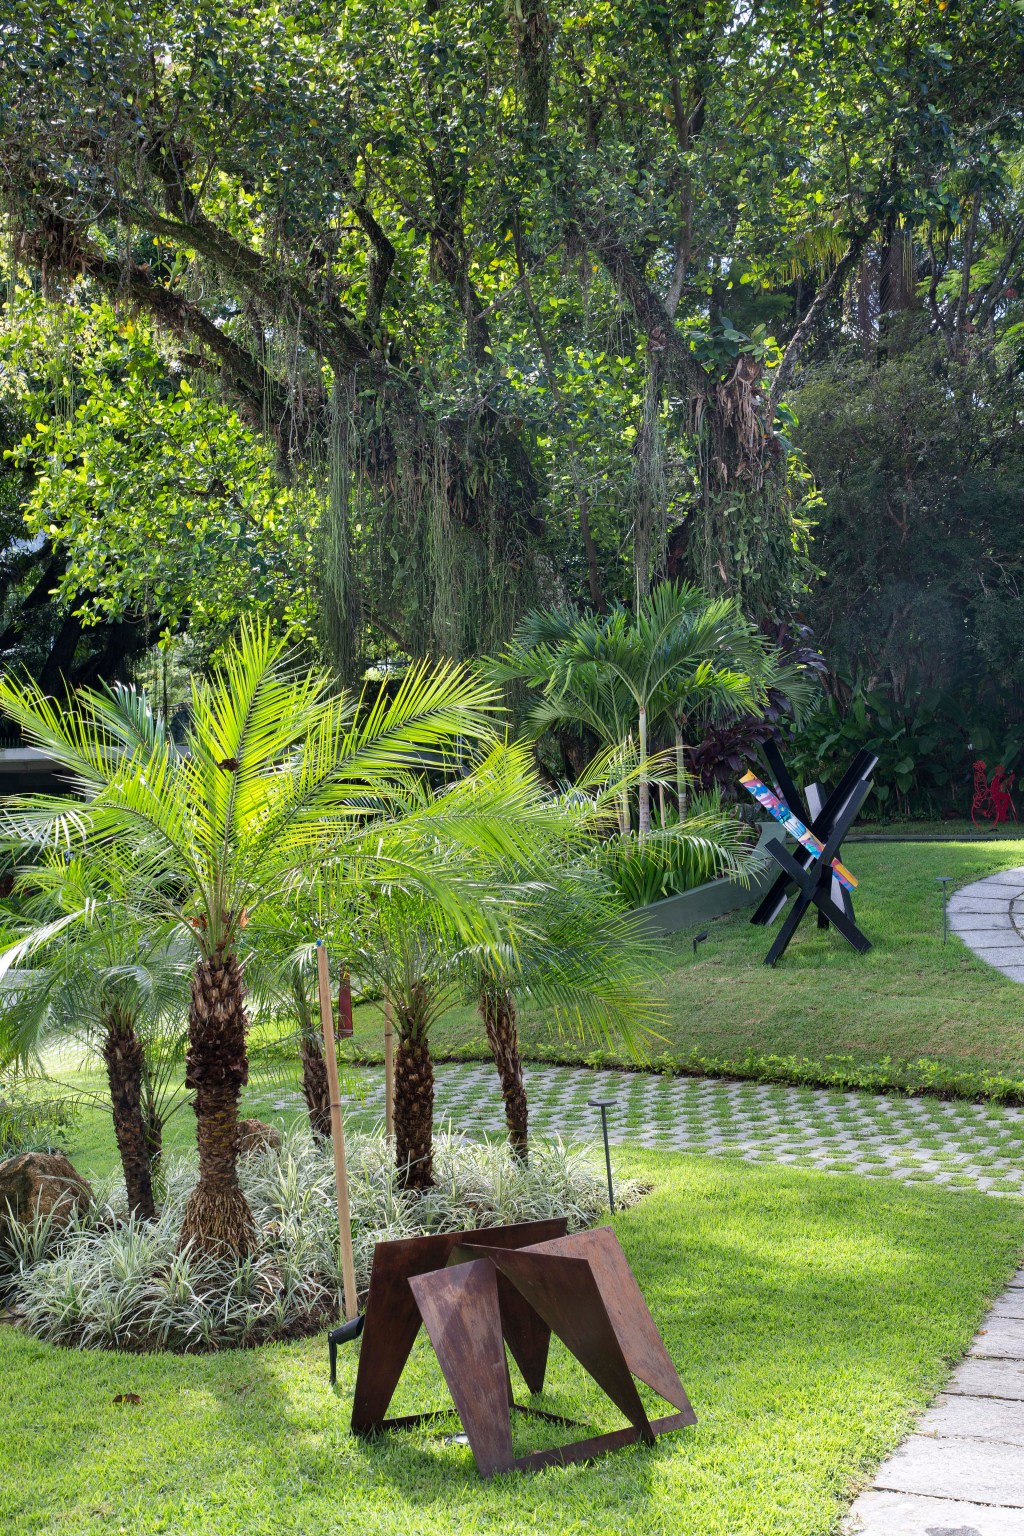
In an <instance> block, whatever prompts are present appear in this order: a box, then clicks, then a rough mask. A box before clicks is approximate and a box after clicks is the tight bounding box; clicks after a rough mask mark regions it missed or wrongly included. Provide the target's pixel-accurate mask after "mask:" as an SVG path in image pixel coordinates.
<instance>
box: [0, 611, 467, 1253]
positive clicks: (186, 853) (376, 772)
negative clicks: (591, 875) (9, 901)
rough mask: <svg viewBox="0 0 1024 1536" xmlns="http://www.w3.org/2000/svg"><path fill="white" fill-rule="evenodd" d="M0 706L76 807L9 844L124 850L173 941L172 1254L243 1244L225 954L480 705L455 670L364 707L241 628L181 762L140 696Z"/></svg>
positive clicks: (0, 686)
mask: <svg viewBox="0 0 1024 1536" xmlns="http://www.w3.org/2000/svg"><path fill="white" fill-rule="evenodd" d="M0 706H2V707H3V708H4V709H5V710H6V712H7V713H8V714H9V715H10V716H11V718H12V719H14V720H15V721H16V723H17V724H18V725H19V726H20V727H21V729H22V731H23V733H24V735H25V737H26V738H27V739H28V740H30V741H32V742H33V743H35V744H36V745H38V746H40V747H41V748H43V749H44V750H45V751H47V752H48V753H49V754H51V755H52V756H54V757H55V758H56V759H57V760H58V761H60V762H61V763H62V764H63V765H64V766H65V768H66V769H67V770H68V771H69V773H70V775H71V776H72V778H73V780H74V784H75V788H76V789H77V791H78V794H79V796H80V797H81V798H72V797H70V796H69V797H67V798H63V797H54V796H34V797H26V798H24V799H22V801H21V802H20V803H18V804H16V805H8V807H6V808H5V812H4V818H3V819H4V823H5V825H6V827H7V831H8V836H9V838H10V839H13V840H15V841H18V842H20V843H21V845H22V846H23V847H24V846H26V845H28V846H32V845H35V846H41V845H46V844H50V845H54V844H56V845H60V844H62V843H63V844H65V845H70V846H75V845H78V846H80V847H82V851H83V856H84V857H86V858H88V856H89V850H90V848H91V847H92V846H94V845H96V844H99V845H102V844H104V843H107V842H111V843H114V844H117V843H125V844H127V845H128V847H129V848H130V849H131V850H132V856H133V858H134V859H135V860H136V867H137V869H138V871H139V874H140V878H144V879H145V880H146V881H147V885H148V891H149V897H150V901H151V904H152V906H153V909H154V911H155V912H156V913H157V914H158V916H159V917H160V918H162V919H164V920H166V921H167V923H168V924H170V925H176V926H177V927H178V929H179V930H180V931H181V932H183V933H185V934H187V935H188V936H189V937H190V938H191V942H192V944H193V946H194V964H193V967H192V973H191V987H190V1001H189V1027H188V1051H187V1055H186V1073H185V1082H186V1086H187V1087H188V1088H189V1089H190V1090H191V1092H192V1094H193V1104H194V1108H195V1115H196V1140H197V1146H198V1152H199V1179H198V1183H197V1184H196V1187H195V1189H194V1190H193V1192H192V1195H191V1197H190V1199H189V1201H188V1205H187V1208H186V1211H185V1217H184V1222H183V1226H182V1232H181V1242H182V1244H183V1245H184V1244H187V1243H190V1242H194V1243H195V1244H196V1245H197V1246H198V1247H199V1248H201V1249H203V1250H204V1251H206V1252H210V1253H218V1252H227V1253H232V1254H236V1255H239V1254H245V1253H248V1252H251V1251H253V1250H254V1248H255V1246H256V1240H257V1239H256V1230H255V1224H254V1221H253V1217H252V1213H251V1211H250V1209H249V1206H248V1204H247V1202H246V1200H245V1197H244V1195H243V1193H242V1190H241V1187H240V1185H239V1182H238V1172H237V1158H238V1103H239V1098H240V1095H241V1092H242V1089H243V1088H244V1086H245V1084H246V1082H247V1080H248V1071H249V1065H248V1056H247V1049H246V1031H247V1026H248V1018H247V1013H246V986H245V979H244V974H243V966H242V957H241V955H240V949H241V947H242V939H243V935H244V932H245V929H246V927H247V925H248V924H249V922H250V921H251V919H252V916H253V914H254V912H256V911H257V910H258V909H259V907H260V906H261V905H262V904H263V903H264V902H265V901H268V900H270V899H276V898H277V897H278V896H279V894H280V892H281V890H282V889H283V888H287V886H288V885H289V884H290V883H291V882H293V881H294V880H296V879H298V878H299V877H300V876H301V875H302V874H303V873H305V872H308V870H309V868H310V866H311V864H315V862H316V861H317V860H319V859H321V858H324V857H327V856H329V855H330V853H331V851H332V850H333V849H334V848H335V846H336V845H338V844H340V843H342V842H343V841H344V840H345V839H346V837H348V836H350V835H351V834H352V832H353V829H354V828H355V827H359V826H363V825H365V824H366V822H367V821H370V820H376V821H380V822H384V823H386V822H387V821H388V818H389V815H390V813H391V809H392V807H393V806H394V804H395V802H396V799H397V797H398V794H399V787H400V785H401V783H402V781H403V780H404V779H405V778H407V777H408V775H409V774H410V772H412V771H414V770H416V769H417V767H418V765H420V764H421V763H422V759H423V754H424V753H425V752H433V753H436V752H437V751H441V752H442V753H444V752H446V751H450V750H451V749H452V748H453V745H454V743H455V742H456V741H457V740H459V739H462V738H468V739H470V740H471V739H472V738H473V737H474V736H481V735H485V734H487V733H488V732H489V731H490V730H491V729H492V722H493V715H494V710H495V707H496V699H495V695H494V692H493V690H492V689H491V688H490V687H489V686H488V685H486V684H484V683H481V682H480V681H479V679H477V678H475V677H474V676H472V675H471V674H470V673H469V672H468V671H466V670H465V669H463V668H460V667H457V666H441V667H437V668H434V669H427V668H424V667H419V668H413V669H412V670H410V672H409V673H408V674H407V675H406V676H405V678H404V679H403V680H402V682H401V683H400V684H399V686H398V687H397V689H396V691H395V692H394V694H393V695H392V696H390V697H388V696H387V695H385V694H384V693H382V694H381V695H380V697H379V698H378V700H377V701H376V702H375V703H374V704H373V705H372V706H371V707H370V708H368V709H362V708H361V707H360V701H359V700H356V699H353V698H350V697H348V696H346V695H343V694H339V693H338V692H337V691H336V689H335V686H334V682H333V679H332V678H331V677H330V676H329V675H328V674H326V673H325V672H322V671H319V670H316V669H311V668H308V667H306V666H302V665H299V664H298V663H297V661H296V660H295V658H294V657H292V656H291V655H290V653H289V652H288V650H287V647H286V644H285V642H283V641H281V640H277V639H274V638H273V637H272V636H271V634H270V632H269V631H268V630H266V629H263V628H259V627H245V628H244V629H243V631H242V633H241V635H240V637H239V638H238V640H237V641H236V643H235V644H234V645H233V647H232V648H231V649H230V650H229V651H228V652H227V653H226V655H225V658H224V660H223V663H222V664H221V667H220V669H219V670H218V672H217V673H216V674H215V675H214V676H213V677H212V679H210V680H196V681H194V682H193V687H192V724H191V727H190V730H189V734H188V739H187V742H186V746H185V750H184V752H179V751H178V750H177V749H176V747H175V746H174V745H173V744H172V743H171V741H170V740H169V739H168V736H167V733H166V731H165V729H164V726H163V724H162V722H161V721H160V720H159V719H158V718H157V717H156V716H155V715H154V714H153V713H152V712H151V711H150V709H149V707H148V705H147V703H146V701H145V699H144V697H142V696H140V695H137V694H135V693H132V692H127V691H124V690H119V691H117V692H115V693H113V694H109V693H100V692H83V693H81V694H79V695H78V696H77V699H76V701H75V706H74V708H73V709H72V710H68V711H64V710H62V709H60V708H59V707H58V706H56V705H55V704H54V703H53V702H52V701H50V700H49V699H47V698H46V697H45V696H44V695H43V694H42V692H41V690H40V689H39V688H38V687H36V686H35V685H34V684H33V683H31V682H24V683H16V682H13V681H10V680H4V681H0Z"/></svg>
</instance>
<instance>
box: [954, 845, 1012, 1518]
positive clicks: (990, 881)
mask: <svg viewBox="0 0 1024 1536" xmlns="http://www.w3.org/2000/svg"><path fill="white" fill-rule="evenodd" d="M949 926H950V928H951V929H952V930H953V932H954V933H955V934H957V935H958V937H959V938H961V939H963V941H964V943H965V944H966V945H967V947H968V948H969V949H973V950H974V953H975V954H976V955H978V956H979V957H980V958H981V959H982V960H987V961H988V963H989V965H994V966H995V968H996V970H997V971H1002V973H1003V975H1004V976H1009V977H1010V979H1011V981H1020V982H1024V869H1007V870H1004V871H1003V873H1002V874H999V875H989V876H987V878H986V879H984V880H975V882H974V884H973V885H965V886H964V887H963V888H962V890H959V891H957V892H956V894H955V895H954V896H952V897H950V902H949ZM1021 1531H1022V1532H1024V1522H1022V1525H1021Z"/></svg>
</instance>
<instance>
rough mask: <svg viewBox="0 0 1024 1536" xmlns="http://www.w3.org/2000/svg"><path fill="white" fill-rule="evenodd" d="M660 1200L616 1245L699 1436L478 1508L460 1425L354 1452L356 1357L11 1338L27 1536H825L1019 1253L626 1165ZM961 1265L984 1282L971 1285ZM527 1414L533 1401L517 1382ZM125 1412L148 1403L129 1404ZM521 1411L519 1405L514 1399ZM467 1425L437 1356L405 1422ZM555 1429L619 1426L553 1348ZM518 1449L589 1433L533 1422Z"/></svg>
mask: <svg viewBox="0 0 1024 1536" xmlns="http://www.w3.org/2000/svg"><path fill="white" fill-rule="evenodd" d="M620 1160H621V1161H622V1165H623V1171H628V1173H629V1175H630V1176H631V1177H633V1178H636V1179H641V1180H645V1181H650V1182H652V1183H653V1184H654V1189H653V1192H652V1193H651V1194H650V1195H648V1197H647V1198H646V1199H645V1200H643V1201H642V1202H641V1203H640V1204H639V1205H637V1206H636V1207H635V1208H633V1209H632V1210H630V1211H627V1212H624V1213H622V1214H620V1215H616V1218H615V1226H616V1229H617V1231H618V1233H619V1236H620V1238H621V1241H622V1243H623V1246H624V1248H625V1250H626V1253H627V1255H628V1257H629V1259H630V1262H631V1264H632V1265H633V1267H634V1270H635V1272H636V1275H637V1278H638V1280H639V1282H640V1284H641V1286H642V1288H643V1291H644V1294H645V1296H646V1298H647V1300H648V1302H649V1304H650V1306H651V1310H652V1312H653V1315H654V1317H655V1319H656V1320H657V1323H658V1326H659V1328H660V1329H661V1331H662V1333H663V1335H664V1337H665V1339H666V1342H667V1344H668V1347H669V1349H670V1351H671V1353H672V1356H673V1358H674V1359H675V1360H676V1361H677V1363H678V1365H679V1369H680V1372H681V1374H682V1377H683V1380H684V1382H685V1383H686V1386H687V1389H688V1391H689V1392H690V1394H691V1396H692V1398H693V1402H694V1405H695V1408H696V1411H697V1414H698V1424H697V1426H696V1428H695V1429H694V1430H688V1431H685V1432H682V1433H680V1434H676V1435H672V1436H666V1437H664V1438H663V1439H662V1440H660V1441H659V1443H658V1445H657V1447H656V1448H655V1449H654V1450H653V1451H647V1450H644V1449H639V1448H638V1449H632V1450H628V1451H624V1452H621V1453H618V1454H616V1455H614V1456H609V1457H607V1458H606V1459H604V1460H602V1461H600V1462H597V1463H594V1464H592V1465H590V1466H576V1467H572V1468H569V1469H553V1470H550V1471H547V1472H544V1473H542V1474H540V1475H538V1476H535V1477H528V1476H524V1475H513V1476H510V1477H503V1478H498V1479H495V1480H494V1481H493V1482H491V1483H482V1482H481V1481H480V1480H479V1479H478V1478H477V1476H476V1473H475V1471H474V1469H473V1464H472V1458H471V1455H470V1452H469V1451H468V1450H467V1449H466V1448H465V1447H464V1446H459V1445H456V1444H451V1443H448V1442H447V1441H446V1439H445V1436H446V1435H451V1433H452V1432H453V1430H456V1429H457V1427H458V1426H457V1423H456V1421H455V1420H454V1419H452V1420H449V1421H447V1422H444V1421H442V1422H441V1423H440V1424H438V1425H435V1426H431V1427H430V1428H429V1429H426V1428H425V1429H422V1430H414V1431H412V1432H409V1433H404V1434H400V1435H392V1436H385V1437H383V1438H381V1439H378V1440H375V1441H360V1440H356V1439H354V1438H352V1436H351V1435H350V1434H349V1429H348V1421H349V1409H350V1404H351V1396H352V1388H353V1384H354V1380H355V1371H356V1365H357V1362H358V1350H359V1346H358V1345H347V1346H345V1347H344V1348H343V1349H342V1350H341V1351H340V1354H339V1362H338V1363H339V1386H338V1391H337V1394H336V1395H335V1394H333V1393H332V1392H331V1391H330V1389H329V1387H328V1384H327V1362H326V1350H325V1348H324V1344H323V1339H322V1337H320V1338H316V1339H307V1340H304V1341H300V1342H298V1343H294V1344H287V1345H284V1344H278V1345H271V1346H267V1347H264V1348H260V1349H255V1350H246V1351H225V1352H223V1353H219V1354H214V1355H199V1356H188V1357H180V1356H179V1357H175V1356H172V1355H167V1354H164V1355H146V1356H131V1355H124V1354H116V1353H91V1354H78V1353H74V1352H72V1351H68V1350H58V1349H54V1348H53V1347H52V1346H50V1345H48V1344H45V1343H42V1342H41V1341H39V1340H37V1339H32V1338H29V1337H27V1336H26V1335H25V1334H24V1333H22V1332H20V1331H18V1330H15V1329H9V1328H0V1414H2V1416H3V1423H4V1425H5V1433H4V1436H3V1437H2V1440H0V1528H2V1529H3V1530H4V1531H5V1533H8V1532H9V1533H10V1536H56V1533H57V1532H71V1533H76V1536H77V1533H78V1532H85V1531H90V1532H103V1533H111V1536H155V1533H174V1536H229V1533H231V1536H234V1533H236V1532H246V1533H247V1536H298V1533H300V1532H301V1533H305V1532H309V1531H317V1530H322V1531H339V1532H341V1531H345V1532H347V1531H359V1532H361V1533H362V1532H365V1533H367V1536H434V1533H438V1536H440V1533H443V1536H450V1533H451V1532H453V1531H454V1532H459V1531H468V1530H472V1531H474V1532H477V1533H480V1536H507V1533H508V1532H510V1531H515V1532H519V1531H536V1532H545V1533H547V1532H554V1531H557V1532H559V1533H562V1532H566V1533H570V1536H598V1533H601V1536H605V1533H607V1532H608V1531H612V1530H623V1529H625V1528H626V1527H627V1525H628V1528H629V1529H630V1530H631V1531H634V1532H637V1533H638V1536H663V1533H665V1532H668V1531H693V1532H700V1536H826V1533H831V1532H835V1531H836V1530H837V1529H838V1526H839V1522H840V1520H841V1518H842V1515H843V1513H844V1511H845V1508H846V1505H847V1501H848V1500H849V1498H850V1497H851V1496H852V1495H853V1493H854V1492H855V1491H856V1489H857V1487H858V1486H859V1485H860V1484H861V1483H862V1482H864V1481H865V1480H866V1479H867V1478H868V1476H869V1475H870V1473H871V1471H872V1469H873V1468H874V1467H875V1466H876V1465H877V1463H878V1462H879V1461H880V1460H881V1458H882V1457H884V1456H885V1455H886V1454H887V1453H888V1451H889V1450H890V1449H891V1448H892V1447H893V1446H894V1445H895V1444H896V1443H897V1442H898V1441H899V1439H900V1438H901V1436H902V1435H903V1434H904V1432H905V1431H906V1430H907V1428H908V1427H909V1425H910V1424H911V1422H912V1421H913V1418H914V1416H915V1415H916V1414H917V1413H918V1412H919V1411H920V1410H921V1409H922V1408H923V1406H924V1405H925V1404H926V1403H927V1401H928V1400H929V1399H930V1397H931V1396H932V1395H933V1394H934V1392H935V1391H936V1390H938V1389H939V1388H940V1387H941V1386H942V1384H943V1382H944V1381H945V1380H946V1378H947V1376H948V1374H949V1371H950V1369H951V1366H952V1363H953V1362H954V1361H955V1360H956V1359H957V1357H958V1356H959V1355H960V1354H961V1353H962V1352H963V1351H964V1350H965V1348H966V1347H967V1345H968V1342H969V1340H970V1338H971V1335H972V1333H973V1331H974V1329H975V1328H976V1327H977V1324H978V1322H979V1320H980V1318H981V1316H982V1315H983V1312H984V1310H985V1308H986V1305H987V1304H988V1302H989V1301H990V1299H991V1298H992V1297H993V1296H994V1295H995V1294H997V1293H998V1291H999V1290H1000V1288H1001V1287H1002V1286H1003V1285H1004V1283H1005V1281H1006V1280H1007V1279H1008V1277H1009V1275H1010V1273H1011V1271H1012V1269H1013V1266H1014V1264H1015V1263H1016V1262H1017V1256H1018V1253H1019V1251H1020V1248H1021V1245H1022V1243H1024V1210H1022V1209H1021V1208H1020V1207H1019V1206H1017V1205H1016V1204H1011V1203H1009V1202H1005V1201H996V1200H991V1199H989V1198H987V1197H985V1196H981V1195H974V1194H971V1193H962V1194H959V1195H955V1196H954V1195H951V1194H946V1193H945V1192H941V1191H923V1190H919V1189H911V1188H905V1187H902V1186H895V1185H891V1184H879V1183H876V1182H872V1181H869V1180H866V1179H858V1178H855V1177H850V1176H841V1177H834V1178H826V1177H823V1176H821V1175H818V1174H815V1173H808V1172H804V1171H800V1170H793V1169H781V1168H776V1167H772V1168H765V1167H754V1166H751V1165H749V1164H744V1163H741V1162H730V1163H725V1162H720V1161H713V1160H710V1159H707V1158H700V1157H679V1156H657V1155H644V1156H634V1155H630V1156H629V1159H628V1162H627V1161H626V1159H625V1155H624V1154H620ZM965 1251H969V1252H970V1254H971V1263H970V1264H969V1265H964V1263H963V1254H964V1252H965ZM516 1387H517V1392H518V1393H519V1394H522V1392H523V1387H522V1383H521V1382H519V1381H518V1378H517V1379H516ZM126 1394H133V1395H134V1397H133V1398H129V1399H128V1400H127V1401H126V1400H125V1398H126ZM519 1400H520V1401H522V1400H523V1398H522V1396H521V1395H520V1398H519ZM448 1401H449V1399H448V1397H447V1393H446V1390H445V1387H444V1384H443V1381H442V1379H441V1376H440V1372H439V1371H438V1368H437V1364H436V1361H435V1359H434V1357H433V1354H432V1352H431V1350H430V1347H429V1345H428V1344H427V1342H426V1341H425V1340H424V1339H423V1338H422V1337H421V1339H420V1341H419V1342H418V1344H417V1345H416V1347H415V1349H414V1351H413V1356H412V1360H411V1362H410V1368H409V1371H408V1373H407V1375H406V1376H404V1377H403V1380H402V1384H401V1386H400V1389H399V1394H398V1396H397V1397H396V1400H395V1404H394V1410H395V1412H397V1413H408V1412H413V1411H415V1410H419V1409H425V1408H432V1407H442V1406H444V1405H445V1404H446V1403H447V1402H448ZM541 1401H542V1403H543V1406H545V1407H547V1408H549V1409H550V1410H552V1411H553V1412H560V1413H563V1414H565V1415H567V1416H569V1417H572V1418H576V1419H580V1420H582V1421H583V1422H585V1423H587V1424H592V1425H594V1427H595V1429H605V1428H610V1427H614V1426H615V1425H616V1424H617V1423H618V1422H620V1421H619V1420H618V1418H617V1415H616V1413H615V1410H614V1408H612V1407H611V1406H610V1405H608V1403H607V1399H605V1398H604V1397H603V1395H602V1393H601V1392H600V1390H599V1389H598V1388H597V1387H596V1386H594V1385H593V1384H591V1383H589V1382H588V1380H587V1378H586V1377H585V1376H584V1374H583V1372H582V1370H581V1369H580V1368H578V1367H577V1366H576V1364H575V1362H574V1361H573V1360H572V1359H571V1357H570V1356H568V1354H567V1353H566V1352H565V1351H564V1350H563V1349H562V1347H561V1346H560V1345H558V1344H556V1345H555V1346H554V1347H553V1349H552V1357H551V1367H550V1372H549V1383H548V1389H547V1390H546V1392H545V1394H544V1397H543V1399H542V1400H541ZM515 1431H516V1435H517V1443H518V1444H519V1445H520V1446H521V1447H522V1449H524V1450H525V1449H527V1448H529V1447H535V1446H538V1445H540V1444H542V1443H543V1444H548V1443H552V1442H557V1441H558V1440H559V1439H561V1438H563V1437H564V1438H572V1437H573V1436H574V1435H576V1434H578V1433H579V1431H573V1430H565V1431H562V1430H559V1429H557V1428H555V1427H553V1426H541V1425H539V1424H538V1422H537V1421H533V1422H530V1421H523V1422H522V1423H520V1422H518V1420H517V1423H516V1426H515Z"/></svg>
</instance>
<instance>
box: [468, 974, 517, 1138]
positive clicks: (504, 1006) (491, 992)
mask: <svg viewBox="0 0 1024 1536" xmlns="http://www.w3.org/2000/svg"><path fill="white" fill-rule="evenodd" d="M479 1007H480V1017H481V1018H482V1019H483V1021H484V1028H485V1030H486V1031H487V1043H488V1045H489V1046H490V1048H491V1055H492V1056H493V1057H494V1065H495V1066H496V1067H497V1069H498V1077H499V1079H500V1081H501V1096H502V1098H503V1099H504V1101H505V1124H506V1125H507V1126H508V1144H509V1147H510V1148H511V1150H512V1154H513V1156H514V1157H518V1158H519V1159H520V1161H521V1162H524V1163H525V1162H526V1160H527V1156H528V1154H529V1112H528V1109H527V1104H526V1089H525V1087H524V1086H523V1064H522V1061H521V1060H520V1057H519V1034H518V1031H517V1029H516V1004H515V998H514V997H513V996H512V993H511V992H510V991H509V990H508V988H507V987H497V986H485V987H482V988H481V989H480V998H479Z"/></svg>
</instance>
